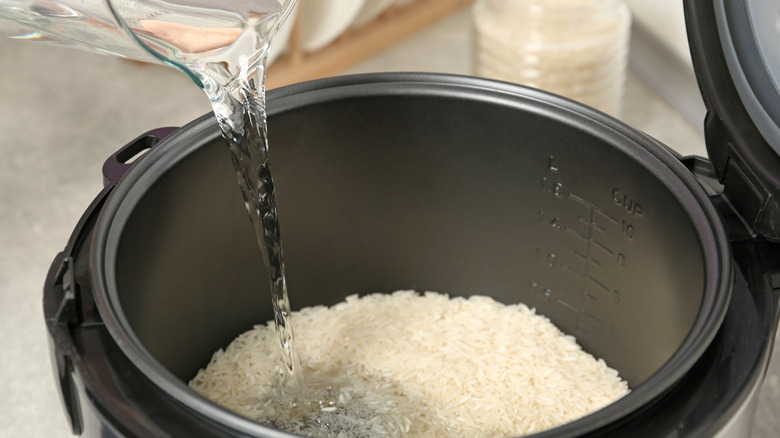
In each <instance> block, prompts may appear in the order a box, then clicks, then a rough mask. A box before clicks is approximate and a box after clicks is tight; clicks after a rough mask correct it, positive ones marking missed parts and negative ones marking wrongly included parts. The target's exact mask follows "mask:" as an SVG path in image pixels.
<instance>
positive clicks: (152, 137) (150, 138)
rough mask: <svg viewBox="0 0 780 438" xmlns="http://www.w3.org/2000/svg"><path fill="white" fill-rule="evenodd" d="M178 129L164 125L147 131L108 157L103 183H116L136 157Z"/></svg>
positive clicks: (104, 166)
mask: <svg viewBox="0 0 780 438" xmlns="http://www.w3.org/2000/svg"><path fill="white" fill-rule="evenodd" d="M177 129H179V128H177V127H164V128H157V129H153V130H151V131H147V132H145V133H143V134H141V135H139V136H138V137H137V138H135V139H134V140H133V141H131V142H130V143H128V144H126V145H125V146H123V147H122V148H121V149H119V150H118V151H116V152H115V153H114V154H112V155H111V156H110V157H108V159H107V160H106V161H105V163H103V185H104V186H109V185H113V184H116V183H117V181H119V179H120V178H121V177H122V175H124V174H125V172H127V170H128V169H129V168H130V167H131V166H132V165H133V163H135V161H136V159H138V158H140V156H141V155H143V154H144V153H146V152H147V151H148V150H149V149H151V148H152V147H153V146H154V145H156V144H157V143H159V142H160V140H162V139H164V138H165V137H167V136H169V135H170V134H171V133H173V132H174V131H176V130H177Z"/></svg>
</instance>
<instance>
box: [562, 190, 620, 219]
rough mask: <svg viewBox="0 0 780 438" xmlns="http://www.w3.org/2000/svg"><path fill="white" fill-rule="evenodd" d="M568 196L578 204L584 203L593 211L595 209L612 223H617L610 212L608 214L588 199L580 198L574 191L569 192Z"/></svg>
mask: <svg viewBox="0 0 780 438" xmlns="http://www.w3.org/2000/svg"><path fill="white" fill-rule="evenodd" d="M569 198H571V199H573V200H575V201H577V202H579V203H580V204H582V205H584V206H586V207H588V208H591V209H592V210H593V211H595V212H597V213H599V214H600V215H601V216H604V217H605V218H606V219H608V220H609V221H610V222H612V223H613V224H617V223H618V220H617V219H615V217H614V216H612V215H610V214H609V213H607V212H606V211H604V210H602V209H601V208H599V207H597V206H596V205H595V204H593V203H592V202H590V201H588V200H586V199H583V198H581V197H579V196H577V195H575V194H574V193H569Z"/></svg>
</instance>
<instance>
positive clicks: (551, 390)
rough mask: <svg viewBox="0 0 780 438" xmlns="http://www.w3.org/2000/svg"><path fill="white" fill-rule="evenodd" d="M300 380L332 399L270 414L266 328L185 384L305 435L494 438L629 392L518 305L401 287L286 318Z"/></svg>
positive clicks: (272, 365)
mask: <svg viewBox="0 0 780 438" xmlns="http://www.w3.org/2000/svg"><path fill="white" fill-rule="evenodd" d="M292 321H293V324H294V326H295V331H296V338H295V342H296V347H297V349H298V352H299V355H300V357H301V361H302V362H303V375H304V376H305V378H306V381H307V382H309V384H310V385H312V386H316V387H318V388H320V390H321V388H322V387H323V385H324V386H329V391H330V393H329V394H328V396H329V397H331V400H332V401H333V402H332V403H331V404H327V405H321V407H320V408H318V409H315V411H316V412H314V413H313V414H312V415H313V417H312V418H309V419H307V420H305V421H304V420H301V421H295V420H293V421H290V419H289V418H287V419H285V420H284V421H282V420H280V419H281V418H283V417H285V413H284V412H280V409H282V408H280V406H281V404H280V403H277V402H276V401H275V399H274V396H275V394H278V389H279V386H280V383H279V375H280V373H279V364H280V360H281V358H280V353H279V350H280V349H279V346H278V340H277V337H276V335H275V332H274V326H273V322H269V323H268V324H266V325H263V326H256V327H255V328H254V329H252V330H250V331H248V332H246V333H243V334H242V335H240V336H239V337H238V338H236V339H235V340H234V341H233V342H232V343H231V344H230V345H229V346H228V347H227V349H225V350H224V351H223V350H219V351H217V352H216V353H215V354H214V357H213V358H212V359H211V362H210V363H209V365H208V366H207V367H206V368H205V369H203V370H201V371H200V372H199V373H198V375H197V376H195V378H194V379H193V380H192V381H191V382H190V386H191V387H192V388H193V389H195V390H196V391H198V392H199V393H201V394H203V395H204V396H205V397H207V398H209V399H211V400H213V401H214V402H216V403H218V404H220V405H222V406H224V407H226V408H228V409H231V410H233V411H236V412H238V413H240V414H242V415H244V416H247V417H249V418H252V419H255V420H257V421H259V422H261V423H265V424H269V425H272V426H274V427H278V428H281V429H285V430H288V431H291V432H297V433H301V434H306V435H309V436H337V437H338V436H342V437H352V436H399V435H404V436H426V437H430V436H436V437H445V436H452V437H483V436H484V437H500V436H513V435H514V436H517V435H523V434H529V433H533V432H537V431H541V430H544V429H548V428H551V427H554V426H557V425H561V424H563V423H567V422H570V421H573V420H575V419H577V418H580V417H582V416H584V415H586V414H588V413H590V412H593V411H595V410H598V409H600V408H602V407H604V406H605V405H607V404H610V403H612V402H614V401H615V400H617V399H618V398H620V397H622V396H623V395H625V394H626V393H628V391H629V389H628V385H627V384H626V382H625V381H623V380H621V379H620V378H619V377H618V373H617V371H615V370H613V369H611V368H609V367H607V365H606V364H605V363H604V361H603V360H601V359H598V360H597V359H595V358H594V357H593V356H591V355H590V354H588V353H586V352H584V351H583V350H582V349H581V348H580V347H579V346H578V345H577V343H576V342H575V339H574V338H573V337H572V336H569V335H565V334H564V333H562V332H561V331H560V330H558V329H557V328H556V327H555V326H554V325H553V324H552V323H551V322H550V321H549V320H548V319H547V318H545V317H543V316H541V315H537V314H536V313H535V312H534V310H532V309H529V308H528V307H526V306H525V305H523V304H516V305H504V304H501V303H498V302H496V301H494V300H493V299H491V298H488V297H481V296H472V297H470V298H449V297H448V296H447V295H443V294H438V293H430V292H427V293H425V294H418V293H415V292H413V291H399V292H395V293H393V294H389V295H388V294H373V295H367V296H364V297H358V296H357V295H353V296H350V297H347V299H346V301H345V302H342V303H339V304H337V305H335V306H333V307H331V308H326V307H323V306H318V307H310V308H305V309H302V310H301V311H299V312H294V313H293V315H292Z"/></svg>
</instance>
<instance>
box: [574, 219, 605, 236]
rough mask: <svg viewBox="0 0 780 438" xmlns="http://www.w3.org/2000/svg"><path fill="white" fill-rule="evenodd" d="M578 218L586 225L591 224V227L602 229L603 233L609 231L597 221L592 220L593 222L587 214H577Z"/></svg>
mask: <svg viewBox="0 0 780 438" xmlns="http://www.w3.org/2000/svg"><path fill="white" fill-rule="evenodd" d="M577 220H579V221H580V222H582V223H583V224H585V225H588V226H591V227H593V228H595V229H597V230H599V231H601V232H602V233H606V232H607V230H606V229H604V227H602V226H601V225H599V224H598V223H597V222H592V223H591V222H590V221H588V219H587V218H586V217H585V216H577Z"/></svg>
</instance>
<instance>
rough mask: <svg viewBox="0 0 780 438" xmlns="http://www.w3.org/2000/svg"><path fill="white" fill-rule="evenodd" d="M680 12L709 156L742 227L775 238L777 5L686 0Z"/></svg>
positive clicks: (778, 185) (779, 119)
mask: <svg viewBox="0 0 780 438" xmlns="http://www.w3.org/2000/svg"><path fill="white" fill-rule="evenodd" d="M685 15H686V25H687V30H688V40H689V44H690V48H691V56H692V58H693V65H694V70H695V72H696V78H697V80H698V82H699V87H700V90H701V94H702V97H703V98H704V104H705V106H706V108H707V119H706V120H705V137H706V142H707V151H708V154H709V157H710V160H711V161H712V164H713V167H714V168H715V171H716V172H717V174H718V177H719V178H720V180H721V182H722V183H723V184H724V187H725V188H724V193H725V194H726V196H727V197H728V198H729V200H730V201H731V202H732V203H733V204H734V206H735V208H736V209H737V211H738V212H739V213H740V214H741V215H742V217H743V219H744V220H745V222H746V223H747V225H749V226H751V227H752V229H753V231H754V232H755V233H756V234H758V235H761V236H763V237H765V238H767V239H770V240H772V241H780V226H777V227H776V226H775V222H778V220H780V202H778V196H779V195H780V51H778V50H777V41H780V5H778V3H777V2H767V1H765V0H714V1H711V2H710V1H706V2H702V1H698V0H686V2H685ZM776 228H777V229H776Z"/></svg>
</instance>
